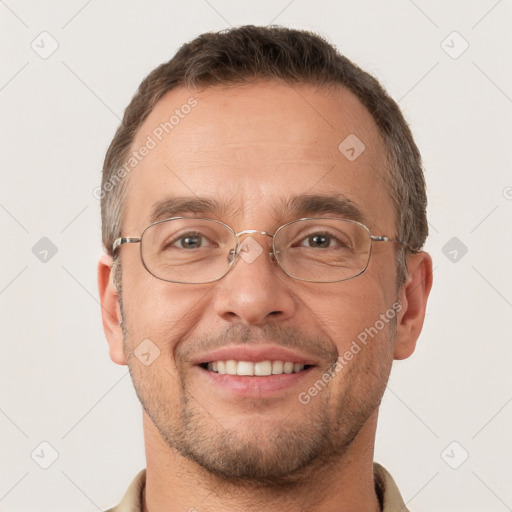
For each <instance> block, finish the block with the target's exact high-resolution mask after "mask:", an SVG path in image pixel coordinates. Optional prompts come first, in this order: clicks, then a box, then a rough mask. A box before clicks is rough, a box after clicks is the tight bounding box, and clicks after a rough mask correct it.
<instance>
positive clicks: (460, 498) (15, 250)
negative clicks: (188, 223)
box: [0, 0, 512, 512]
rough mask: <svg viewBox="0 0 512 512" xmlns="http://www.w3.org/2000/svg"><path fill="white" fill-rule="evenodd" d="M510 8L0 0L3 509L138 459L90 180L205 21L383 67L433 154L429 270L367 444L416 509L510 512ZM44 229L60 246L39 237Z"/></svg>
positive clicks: (48, 502) (102, 489) (107, 489)
mask: <svg viewBox="0 0 512 512" xmlns="http://www.w3.org/2000/svg"><path fill="white" fill-rule="evenodd" d="M511 21H512V2H511V1H510V0H501V1H496V0H481V1H462V0H460V1H450V2H447V1H427V0H415V1H414V2H413V1H412V0H393V1H386V2H383V1H376V0H375V1H355V0H352V1H338V2H335V1H330V2H329V1H318V0H317V1H315V2H312V1H310V2H308V1H305V0H292V1H290V0H276V1H261V0H260V1H258V2H255V1H250V2H241V1H234V0H232V1H228V0H192V1H189V2H185V1H183V2H178V1H153V2H145V3H144V2H142V1H120V0H119V1H100V0H89V1H85V0H73V1H66V2H64V1H51V2H50V1H36V0H31V1H28V0H27V1H22V0H19V1H16V0H5V1H3V0H0V43H1V44H0V54H1V66H0V115H1V132H0V141H1V145H2V146H1V151H0V172H1V188H0V223H1V232H0V233H1V236H2V239H1V242H0V244H1V250H0V258H1V266H0V269H1V270H0V310H1V312H2V321H1V322H0V332H1V357H0V431H1V435H0V510H2V511H5V510H10V511H14V512H20V511H35V510H38V511H52V512H58V511H64V510H66V511H68V510H75V511H94V510H98V509H104V508H107V507H108V506H111V505H113V504H114V503H117V501H118V500H119V499H120V497H121V495H122V494H123V493H124V491H125V489H126V487H127V485H128V483H129V482H130V481H131V479H132V478H133V477H134V475H135V474H136V472H137V471H138V470H139V469H141V468H142V467H144V465H145V461H144V452H143V438H142V430H141V411H140V406H139V404H138V401H137V399H136V397H135V393H134V391H133V388H132V385H131V382H130V378H129V376H128V375H127V369H126V368H125V367H119V366H116V365H114V363H112V362H111V361H110V359H109V357H108V353H107V344H106V342H105V339H104V335H103V332H102V328H101V323H100V309H99V305H98V297H97V291H96V261H97V258H98V256H99V255H100V253H101V244H100V217H99V202H98V201H97V200H96V199H95V197H94V196H93V190H94V189H95V187H97V186H98V184H99V182H100V170H101V165H102V160H103V156H104V153H105V150H106V148H107V146H108V144H109V142H110V140H111V138H112V136H113V133H114V130H115V128H116V127H117V125H118V123H119V118H120V116H121V115H122V112H123V109H124V108H125V107H126V105H127V104H128V102H129V99H130V98H131V96H132V94H133V93H134V91H135V89H136V87H137V86H138V84H139V82H140V81H141V79H142V78H143V77H144V76H145V75H146V74H147V73H148V72H149V71H150V70H151V69H152V68H153V67H155V66H156V65H158V64H160V63H161V62H163V61H166V60H168V59H169V58H170V57H171V56H172V55H173V54H174V53H175V51H176V50H177V49H178V47H179V46H180V45H181V44H182V43H184V42H185V41H188V40H190V39H191V38H193V37H195V36H196V35H198V34H200V33H201V32H204V31H209V30H220V29H224V28H227V27H228V26H229V25H233V26H234V25H240V24H246V23H252V24H268V23H270V22H273V23H279V24H283V25H287V26H291V27H298V28H308V29H312V30H315V31H318V32H320V33H321V34H323V35H325V36H327V37H328V39H329V40H330V41H332V42H333V43H334V44H336V45H337V46H338V48H339V49H340V50H341V51H342V52H343V53H345V54H346V55H347V56H348V57H349V58H351V59H353V60H354V61H356V62H357V63H359V64H360V65H361V66H362V67H364V68H365V69H367V70H368V71H370V72H372V73H374V74H375V75H376V76H377V77H378V78H379V79H380V80H381V81H382V82H383V83H384V85H385V86H386V87H387V88H388V90H389V91H390V93H391V94H392V95H393V97H394V98H395V99H397V100H398V101H399V104H400V105H401V107H402V109H403V110H404V113H405V115H406V117H407V119H408V120H409V122H410V124H411V126H412V129H413V132H414V133H415V136H416V140H417V143H418V145H419V147H420V149H421V151H422V154H423V157H424V163H425V168H426V178H427V182H428V191H429V198H430V206H429V216H430V217H429V219H430V225H431V235H430V238H429V240H428V244H427V249H428V250H429V251H430V252H431V254H432V256H433V258H434V265H435V271H434V277H435V279H434V281H435V283H434V289H433V292H432V295H431V299H430V305H429V308H428V313H427V319H426V325H425V328H424V331H423V334H422V336H421V338H420V340H419V344H418V348H417V351H416V353H415V354H414V355H413V357H412V358H411V359H409V360H406V361H402V362H398V363H397V364H396V365H395V368H394V370H393V373H392V376H391V380H390V383H389V390H388V392H387V394H386V396H385V399H384V402H383V406H382V408H381V418H380V426H379V430H378V436H377V445H376V455H375V459H376V460H378V461H379V462H381V463H382V464H384V465H385V466H386V467H387V468H388V469H389V470H390V471H391V473H392V474H393V476H394V477H395V479H396V481H397V482H398V485H399V487H400V489H401V492H402V494H403V496H404V499H405V501H406V502H407V503H408V505H409V507H410V508H411V509H412V510H414V511H415V512H421V511H430V510H436V511H438V512H440V511H452V512H453V511H465V512H468V511H485V512H492V511H496V512H501V511H505V510H512V491H511V486H510V474H511V472H512V462H511V460H512V442H511V438H510V434H509V432H510V426H511V423H512V404H511V401H512V386H511V382H512V377H511V371H510V367H511V364H510V361H511V350H512V349H511V343H510V341H511V340H510V337H511V336H510V332H511V316H512V315H511V308H512V287H511V283H512V265H511V261H512V250H511V249H512V230H511V229H510V219H511V212H512V173H511V171H510V169H511V150H510V147H511V143H512V139H511V121H512V99H511V97H512V80H511V79H512V69H511V67H510V55H511V54H512V52H511V50H512V31H511ZM43 31H47V32H48V33H49V34H51V36H50V37H49V36H46V35H43V36H41V35H40V34H41V32H43ZM454 31H456V32H458V34H459V35H460V36H459V35H456V34H455V35H453V34H452V32H454ZM52 38H53V39H54V40H56V41H57V42H58V45H59V46H58V49H57V50H56V51H55V52H54V53H53V54H52V55H51V56H49V57H48V58H46V59H43V58H41V56H40V54H41V53H43V54H44V52H48V51H49V50H50V49H51V45H52V44H54V43H52ZM462 38H463V39H462ZM33 41H34V43H32V42H33ZM443 41H445V42H444V43H443ZM464 41H467V43H468V44H469V47H468V49H467V50H466V51H465V52H464V53H462V54H461V55H458V54H459V53H460V51H461V50H462V49H463V48H464V45H465V43H464ZM31 44H33V46H34V47H35V48H37V50H38V52H39V53H38V52H36V51H35V50H34V49H32V47H31ZM450 54H451V55H450ZM44 56H46V55H44ZM454 56H457V58H453V57H454ZM42 237H47V238H48V239H50V240H51V242H52V243H53V244H54V245H55V246H56V248H57V249H58V252H57V253H56V254H55V255H54V256H52V255H51V252H49V253H48V254H45V253H44V246H36V249H37V250H34V252H35V253H36V254H34V253H33V247H34V246H35V245H36V244H37V243H38V241H39V240H40V239H41V238H42ZM453 237H457V238H458V240H459V241H460V242H459V241H457V240H453ZM44 243H45V242H41V244H44ZM447 244H448V245H447ZM461 244H464V246H465V247H466V248H467V253H466V254H463V253H464V247H463V246H462V245H461ZM41 247H43V248H42V249H41ZM41 251H43V252H41ZM453 251H456V252H453ZM45 256H46V259H47V261H46V262H44V261H41V260H40V258H43V259H44V257H45ZM453 260H455V261H453ZM43 441H46V442H47V443H49V444H50V445H51V446H52V447H53V450H55V451H56V452H57V453H58V458H57V460H56V461H55V462H54V463H53V464H52V465H51V466H50V467H49V468H48V469H42V468H41V467H40V465H41V464H43V465H44V464H48V463H49V462H51V458H52V453H53V452H52V448H50V447H48V445H40V443H41V442H43ZM453 441H455V442H456V444H451V443H452V442H453ZM447 447H448V448H447ZM466 452H467V453H468V454H469V458H468V459H467V460H466V461H464V462H463V463H462V465H460V466H459V464H460V463H461V462H462V461H463V459H464V457H465V453H466ZM31 454H32V455H31ZM450 465H451V466H454V467H455V466H459V467H458V469H453V468H452V467H450Z"/></svg>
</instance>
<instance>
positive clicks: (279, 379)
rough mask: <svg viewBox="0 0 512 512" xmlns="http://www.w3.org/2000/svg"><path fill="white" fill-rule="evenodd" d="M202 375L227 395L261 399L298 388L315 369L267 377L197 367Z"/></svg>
mask: <svg viewBox="0 0 512 512" xmlns="http://www.w3.org/2000/svg"><path fill="white" fill-rule="evenodd" d="M196 368H198V369H199V370H200V371H201V373H202V374H203V375H204V376H205V377H206V378H207V379H208V381H209V383H210V384H213V385H215V386H217V387H219V388H220V389H222V390H223V391H224V392H225V393H230V394H232V395H234V396H237V397H259V398H264V397H265V398H266V397H270V396H272V395H275V394H277V393H279V392H281V391H284V390H289V389H291V388H292V387H294V386H296V385H297V384H298V383H299V382H301V381H302V380H303V379H304V378H306V377H307V376H308V375H309V374H310V372H311V371H312V370H313V369H314V368H315V367H314V366H311V367H310V368H307V369H306V370H302V371H301V372H298V373H283V374H281V375H268V376H265V377H255V376H241V375H227V374H221V373H217V372H211V371H209V370H205V369H204V368H202V367H201V366H196Z"/></svg>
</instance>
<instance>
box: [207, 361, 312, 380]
mask: <svg viewBox="0 0 512 512" xmlns="http://www.w3.org/2000/svg"><path fill="white" fill-rule="evenodd" d="M206 368H207V370H210V371H212V372H217V373H221V374H227V375H259V376H265V375H280V374H282V373H297V372H300V371H302V370H304V365H303V364H301V363H292V362H290V361H258V362H257V363H253V362H252V361H234V360H233V359H229V360H227V361H212V362H210V363H208V365H207V367H206Z"/></svg>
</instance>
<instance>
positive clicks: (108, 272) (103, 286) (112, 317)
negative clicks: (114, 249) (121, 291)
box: [98, 254, 126, 365]
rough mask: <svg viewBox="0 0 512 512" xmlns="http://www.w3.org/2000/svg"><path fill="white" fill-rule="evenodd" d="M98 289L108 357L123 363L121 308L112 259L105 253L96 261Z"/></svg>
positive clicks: (124, 361) (124, 362)
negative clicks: (115, 285) (107, 345)
mask: <svg viewBox="0 0 512 512" xmlns="http://www.w3.org/2000/svg"><path fill="white" fill-rule="evenodd" d="M98 290H99V293H100V301H101V316H102V320H103V330H104V331H105V336H106V337H107V341H108V344H109V347H110V348H109V351H110V359H112V361H114V363H117V364H121V365H125V364H126V358H125V356H124V348H123V330H122V328H121V320H122V317H121V308H120V307H119V296H118V294H117V291H116V289H115V287H114V282H113V260H112V257H111V256H108V255H107V254H103V255H102V256H101V258H100V260H99V262H98Z"/></svg>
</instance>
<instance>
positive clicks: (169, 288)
mask: <svg viewBox="0 0 512 512" xmlns="http://www.w3.org/2000/svg"><path fill="white" fill-rule="evenodd" d="M139 267H140V268H138V269H134V271H133V272H132V273H129V272H127V271H126V270H127V269H125V268H124V267H123V288H122V296H123V313H124V323H125V329H126V331H127V340H126V342H127V344H128V346H129V347H130V348H132V350H135V349H136V347H137V346H138V344H139V343H141V342H142V341H143V340H145V339H149V340H151V341H152V342H153V343H155V344H156V345H157V346H158V349H159V350H160V351H161V352H166V353H168V352H169V351H172V350H173V348H174V346H175V345H176V343H178V341H179V340H180V339H181V338H182V337H183V336H184V335H186V334H187V333H189V332H190V331H192V330H193V329H194V326H195V325H196V324H197V322H198V318H199V316H200V310H201V304H202V303H203V301H204V300H205V299H207V298H208V295H209V294H208V289H207V288H204V287H203V288H199V287H194V286H191V285H183V284H175V283H168V282H165V281H161V280H159V279H156V278H154V277H153V276H151V275H150V274H149V273H148V272H147V271H146V270H145V269H144V268H143V267H142V265H140V264H139ZM127 276H129V277H127Z"/></svg>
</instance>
